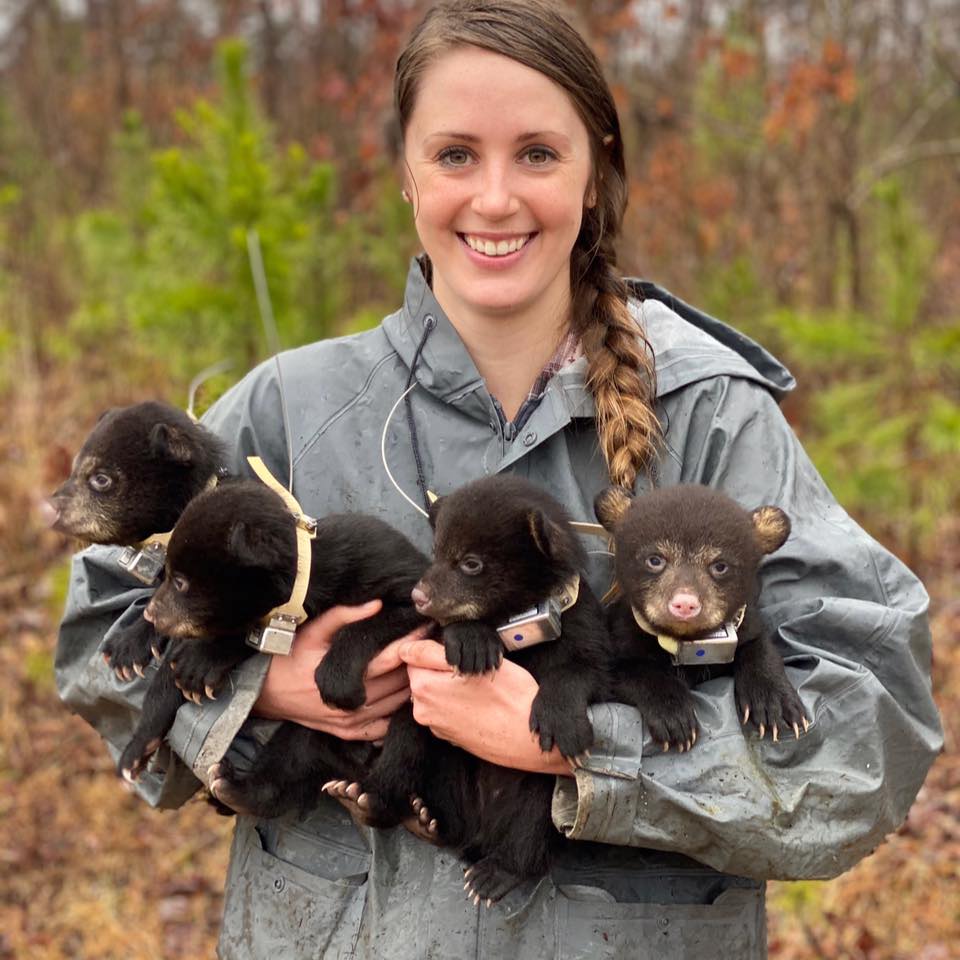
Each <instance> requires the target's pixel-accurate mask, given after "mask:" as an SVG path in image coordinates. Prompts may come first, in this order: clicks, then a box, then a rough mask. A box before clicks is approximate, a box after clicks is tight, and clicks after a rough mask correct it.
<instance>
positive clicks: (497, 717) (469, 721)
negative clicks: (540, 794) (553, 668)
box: [399, 640, 571, 775]
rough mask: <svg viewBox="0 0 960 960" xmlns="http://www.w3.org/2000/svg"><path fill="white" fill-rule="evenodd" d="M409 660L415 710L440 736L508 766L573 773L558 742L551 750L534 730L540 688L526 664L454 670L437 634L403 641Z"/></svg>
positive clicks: (403, 651) (403, 656)
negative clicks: (546, 750) (533, 713)
mask: <svg viewBox="0 0 960 960" xmlns="http://www.w3.org/2000/svg"><path fill="white" fill-rule="evenodd" d="M399 655H400V659H401V660H403V662H404V663H406V665H407V672H408V674H409V677H410V693H411V695H412V697H413V715H414V717H415V718H416V720H417V722H418V723H421V724H423V725H424V726H427V727H429V728H430V729H431V730H432V731H433V733H434V734H436V736H438V737H441V738H442V739H444V740H449V741H450V742H451V743H455V744H456V745H457V746H458V747H462V748H463V749H464V750H467V751H468V752H469V753H472V754H475V755H476V756H478V757H482V758H483V759H484V760H489V761H491V762H492V763H496V764H499V765H500V766H504V767H513V768H514V769H516V770H529V771H532V772H534V773H559V774H568V775H569V774H570V773H571V770H570V764H569V763H567V761H566V760H564V758H563V757H562V756H561V754H560V751H559V750H557V749H556V748H554V749H553V750H551V751H550V752H549V753H544V752H543V751H542V750H541V749H540V743H539V741H538V740H537V737H536V735H535V734H534V733H531V731H530V707H531V705H532V703H533V698H534V697H535V696H536V695H537V690H538V689H539V687H538V685H537V681H536V680H534V679H533V677H532V676H531V675H530V674H529V673H527V671H526V670H524V669H523V667H519V666H517V664H515V663H512V662H511V661H509V660H504V661H503V663H501V665H500V666H499V668H498V669H497V670H495V671H493V672H492V673H485V674H482V675H479V676H466V675H463V674H461V675H459V676H454V673H453V668H452V667H451V666H450V664H448V663H447V658H446V656H445V654H444V652H443V646H442V645H441V644H439V643H436V642H435V641H433V640H416V641H406V642H404V643H402V644H400V647H399Z"/></svg>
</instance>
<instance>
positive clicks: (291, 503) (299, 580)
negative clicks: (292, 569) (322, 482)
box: [247, 457, 317, 624]
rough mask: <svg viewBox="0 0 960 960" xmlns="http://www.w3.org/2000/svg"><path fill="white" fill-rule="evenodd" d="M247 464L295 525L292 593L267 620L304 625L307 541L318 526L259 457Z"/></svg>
mask: <svg viewBox="0 0 960 960" xmlns="http://www.w3.org/2000/svg"><path fill="white" fill-rule="evenodd" d="M247 463H248V464H250V469H251V470H253V472H254V473H255V474H256V475H257V477H258V478H259V479H260V480H261V481H262V482H263V483H265V484H266V485H267V486H268V487H269V488H270V489H271V490H273V492H274V493H276V494H277V495H278V496H279V497H281V498H282V499H283V502H284V503H285V504H286V506H287V509H288V510H289V511H290V512H291V513H292V514H293V516H294V519H295V520H296V524H297V526H296V531H297V576H296V579H295V580H294V582H293V590H292V591H291V593H290V599H289V600H288V601H287V602H286V603H284V604H282V605H281V606H279V607H277V608H276V609H274V610H273V611H271V613H270V614H269V616H276V615H277V614H280V615H283V616H287V617H292V618H293V619H294V620H296V621H297V623H298V624H300V623H303V621H304V620H306V619H307V612H306V610H304V609H303V601H304V600H305V599H306V596H307V585H308V584H309V582H310V561H311V552H310V541H311V540H313V539H314V538H315V537H316V535H317V522H316V520H314V519H313V518H312V517H308V516H307V515H306V514H305V513H304V512H303V509H302V508H301V507H300V504H299V503H298V502H297V498H296V497H295V496H294V495H293V494H292V493H291V492H290V491H289V490H288V489H287V488H286V487H284V486H282V485H281V484H280V483H279V481H278V480H277V479H276V477H274V475H273V474H272V473H271V472H270V471H269V470H268V469H267V465H266V464H265V463H264V462H263V460H261V459H260V457H247Z"/></svg>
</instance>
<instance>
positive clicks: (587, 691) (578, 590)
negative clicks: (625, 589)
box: [413, 475, 610, 905]
mask: <svg viewBox="0 0 960 960" xmlns="http://www.w3.org/2000/svg"><path fill="white" fill-rule="evenodd" d="M430 522H431V524H432V526H433V528H434V561H433V563H432V565H431V566H430V568H429V569H428V570H427V571H426V573H424V575H423V577H422V578H421V579H420V582H419V583H418V584H417V587H416V589H415V590H414V592H413V600H414V603H415V604H416V607H417V610H419V611H420V613H421V614H423V615H424V616H428V617H430V618H431V619H433V620H435V621H437V622H438V623H439V624H440V627H441V633H442V640H443V645H444V649H445V653H446V658H447V662H448V663H449V664H450V665H451V666H453V667H455V668H456V669H457V670H459V671H460V672H461V673H464V674H479V673H484V672H486V671H490V670H495V669H497V668H498V666H499V665H500V664H501V662H502V660H503V657H504V656H506V657H508V658H509V659H510V660H512V661H514V662H516V663H518V664H519V665H520V666H522V667H524V668H525V669H526V670H528V671H529V672H530V673H531V674H532V675H533V676H534V678H535V679H536V680H537V682H538V684H539V685H540V689H539V691H538V693H537V695H536V697H535V699H534V701H533V705H532V709H531V712H530V721H529V722H530V730H531V732H533V733H535V734H536V735H537V737H538V738H539V743H540V747H541V748H542V749H543V750H544V751H549V750H551V749H552V748H553V747H554V745H556V746H557V747H558V748H559V750H560V752H561V753H562V754H563V755H564V756H565V757H567V758H569V759H571V760H573V759H575V758H577V757H579V756H581V755H582V754H584V753H585V752H586V751H587V750H588V749H589V748H590V746H591V744H592V740H593V730H592V727H591V725H590V722H589V719H588V716H587V707H588V705H590V704H591V703H596V702H599V701H601V700H604V699H606V694H607V689H608V686H609V675H608V662H609V652H610V651H609V641H608V639H607V631H606V624H605V618H604V613H603V609H602V607H601V606H600V602H599V601H598V600H597V598H596V596H595V595H594V594H593V592H592V591H591V589H590V586H589V584H588V583H587V581H586V579H585V578H584V577H583V576H582V573H583V571H584V569H585V568H586V554H585V552H584V550H583V547H582V546H581V545H580V543H579V541H578V540H577V536H576V534H575V533H574V531H573V529H572V528H571V526H570V523H569V517H568V515H567V513H566V512H565V510H564V509H563V508H562V507H561V506H560V504H558V503H557V502H556V501H555V500H554V498H553V497H551V496H550V495H549V494H547V493H546V492H545V491H543V490H541V489H540V488H538V487H537V486H535V485H534V484H532V483H530V482H529V481H527V480H525V479H523V478H521V477H513V476H505V475H499V476H493V477H487V478H484V479H481V480H477V481H474V482H472V483H469V484H467V485H465V486H464V487H461V488H460V489H458V490H456V491H454V492H453V493H451V494H450V495H449V496H445V497H441V498H440V499H438V500H437V501H436V502H435V503H434V504H433V505H432V508H431V510H430ZM551 596H553V597H555V598H556V597H559V598H561V599H559V600H557V601H555V602H556V603H557V604H558V608H559V611H560V624H559V626H560V632H559V636H558V637H556V638H555V639H549V640H546V641H545V642H540V643H535V642H533V641H532V640H530V639H528V638H526V637H523V636H522V635H519V634H518V635H517V637H516V638H511V637H509V636H508V637H507V640H506V642H507V643H509V647H508V648H507V649H506V650H505V640H504V638H503V637H502V636H501V632H500V631H499V630H498V627H499V626H501V625H502V624H503V623H504V621H506V620H508V618H511V617H516V616H517V615H519V614H522V613H524V612H525V611H528V610H530V609H531V608H533V607H536V606H537V605H538V604H539V603H541V602H542V601H545V600H546V599H547V598H549V597H551ZM574 597H575V599H573V598H574ZM571 601H572V602H571ZM510 633H512V631H510ZM513 639H515V642H511V640H513ZM435 749H436V750H438V751H439V752H440V756H439V757H434V758H432V759H433V761H434V762H431V763H428V764H426V777H425V782H424V783H423V788H422V794H421V796H422V797H423V800H424V802H425V803H426V804H427V805H428V806H429V807H430V812H431V814H432V815H433V816H435V817H436V819H437V823H438V837H439V840H440V842H441V843H445V844H449V845H452V846H454V847H456V848H458V850H459V851H460V853H461V854H462V856H463V857H464V858H465V859H466V860H467V861H468V862H470V863H471V864H472V865H471V866H470V868H469V869H468V870H467V872H466V880H467V884H466V889H467V891H468V894H469V895H470V896H471V897H472V898H473V899H474V900H475V901H476V902H480V901H485V902H487V904H488V905H489V904H491V903H493V902H495V901H496V900H498V899H500V898H501V897H502V896H504V895H505V894H506V893H507V892H508V891H509V890H510V889H512V888H513V887H514V886H515V885H516V884H517V883H519V882H520V881H521V880H523V879H525V878H531V877H537V876H541V875H542V874H543V873H545V872H546V870H547V868H548V866H549V861H550V855H551V853H552V851H553V850H555V848H556V846H557V844H559V843H560V842H561V840H562V837H561V835H560V834H559V833H558V832H557V830H556V829H555V828H554V826H553V823H552V821H551V815H550V806H551V798H552V794H553V786H554V777H552V776H547V775H544V774H536V773H524V772H522V771H518V770H510V769H506V768H504V767H499V766H496V765H494V764H492V763H487V762H485V761H483V760H480V759H478V758H476V757H473V756H471V755H469V754H467V753H465V752H464V751H460V750H456V749H455V748H453V747H451V746H450V745H449V744H443V743H440V744H438V745H436V746H435Z"/></svg>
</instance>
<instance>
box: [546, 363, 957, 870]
mask: <svg viewBox="0 0 960 960" xmlns="http://www.w3.org/2000/svg"><path fill="white" fill-rule="evenodd" d="M668 412H669V422H670V431H669V433H668V435H667V443H668V445H669V448H670V457H671V462H670V463H668V464H666V465H665V466H664V470H663V474H664V479H663V482H664V483H676V482H693V483H707V484H709V485H711V486H716V487H718V488H720V489H722V490H724V491H725V492H726V493H728V494H730V495H731V496H732V497H734V498H735V499H736V500H738V501H739V502H740V503H742V504H743V505H744V506H747V507H751V508H752V507H756V506H760V505H762V504H775V505H777V506H780V507H782V508H783V510H784V511H785V512H786V513H787V514H788V515H789V517H790V519H791V522H792V524H793V532H792V534H791V536H790V539H789V540H788V541H787V543H786V545H785V546H784V547H783V548H781V549H780V550H779V551H778V552H777V553H776V554H774V555H773V556H772V557H771V558H770V559H769V560H768V561H767V562H766V563H765V565H764V567H763V570H762V574H761V577H762V592H761V597H760V604H761V611H762V614H763V616H764V618H765V619H766V621H767V622H768V623H769V624H770V627H771V630H772V631H773V635H774V641H775V644H776V646H777V649H778V650H779V651H780V652H781V653H782V654H783V655H784V657H785V659H786V664H787V673H788V675H789V677H790V679H791V681H792V682H793V684H794V685H795V686H796V687H797V689H798V690H799V692H800V695H801V697H802V699H803V702H804V705H805V707H806V710H807V715H808V716H809V718H810V719H811V720H812V725H811V728H810V731H809V733H806V734H803V735H801V737H800V739H799V740H795V739H794V738H793V736H792V735H790V736H789V737H785V738H784V739H782V740H781V741H780V742H778V743H773V742H771V740H770V738H769V737H767V738H766V739H765V740H760V739H758V738H757V736H756V735H755V734H753V733H752V732H750V731H749V730H746V731H745V730H744V729H743V728H742V727H741V724H740V720H739V718H738V717H737V715H736V709H735V706H734V697H733V681H732V679H731V678H728V677H717V678H715V679H713V680H710V681H709V682H707V683H704V684H702V685H701V686H699V687H698V688H697V689H696V690H695V692H694V697H695V699H696V712H697V719H698V722H699V725H700V733H699V737H698V740H697V744H696V746H695V747H694V748H693V749H692V750H690V751H689V752H685V753H683V754H677V753H675V752H673V751H671V752H670V753H666V754H664V753H662V752H661V750H660V748H659V746H658V745H655V744H653V743H651V742H650V739H649V736H644V732H643V730H642V723H641V721H640V717H639V714H638V713H637V711H636V710H633V709H631V708H629V707H626V706H623V705H620V704H600V705H597V706H594V707H593V708H591V712H592V715H593V723H594V730H595V734H596V745H595V747H594V750H593V752H592V755H591V757H590V758H589V760H588V761H587V763H586V769H581V770H578V771H577V773H576V780H575V782H574V781H570V780H561V781H558V787H557V794H556V795H555V800H554V819H555V822H556V823H557V825H558V826H559V827H561V828H562V829H563V830H564V832H565V833H566V834H567V835H568V836H570V837H575V838H583V839H589V840H600V841H604V842H607V843H618V844H631V845H637V846H645V847H653V848H657V849H664V850H675V851H679V852H682V853H685V854H687V855H689V856H692V857H694V858H696V859H698V860H700V861H702V862H704V863H707V864H709V865H710V866H712V867H714V868H716V869H718V870H722V871H725V872H729V873H735V874H740V875H742V876H748V877H755V878H772V877H785V878H801V877H806V878H826V877H831V876H835V875H837V874H839V873H841V872H842V871H844V870H846V869H848V868H849V867H851V866H852V865H853V864H854V863H856V862H857V860H859V859H860V858H862V857H863V856H865V855H866V854H868V853H870V852H871V851H872V850H873V849H874V848H875V847H876V846H877V844H878V843H880V841H881V840H882V839H883V838H884V837H885V836H886V835H887V834H888V833H890V832H891V831H892V830H894V829H896V827H897V826H898V825H899V824H900V823H901V821H902V820H903V818H904V816H905V815H906V812H907V810H908V809H909V806H910V804H911V803H912V801H913V799H914V797H915V796H916V793H917V791H918V790H919V788H920V785H921V784H922V782H923V779H924V776H925V775H926V772H927V769H928V768H929V766H930V764H931V763H932V761H933V759H934V757H935V756H936V755H937V753H938V751H939V750H940V747H941V744H942V734H941V730H940V724H939V719H938V717H937V712H936V709H935V707H934V704H933V700H932V697H931V692H930V675H929V668H930V634H929V629H928V626H927V617H926V614H927V595H926V592H925V591H924V589H923V587H922V586H921V584H920V583H919V582H918V581H917V579H916V578H915V577H914V576H913V575H912V574H911V573H910V571H909V570H907V569H906V567H904V566H903V564H901V563H900V562H899V561H898V560H896V558H894V557H893V556H891V555H890V554H889V553H888V552H887V551H886V550H884V549H883V548H882V547H881V546H880V545H879V544H877V543H876V542H875V541H874V540H872V539H871V538H870V537H869V536H868V535H867V534H866V533H864V531H863V530H861V529H860V528H859V527H858V526H857V525H856V524H855V523H854V522H853V521H852V520H851V519H850V518H849V517H848V516H847V515H846V513H845V512H844V511H843V510H842V509H841V508H840V507H839V506H838V505H837V503H836V502H835V500H834V499H833V497H832V496H831V494H830V493H829V491H828V490H827V489H826V487H825V485H824V483H823V481H822V480H821V478H820V477H819V475H818V474H817V472H816V470H815V469H814V468H813V466H812V464H811V463H810V461H809V460H808V458H807V456H806V454H805V453H804V452H803V450H802V448H801V447H800V445H799V443H798V442H797V440H796V437H795V436H794V435H793V432H792V431H791V430H790V428H789V426H788V425H787V424H786V422H785V421H784V419H783V416H782V414H781V412H780V410H779V408H778V407H777V406H776V404H775V403H774V401H773V400H772V398H771V397H770V396H769V395H768V394H767V392H766V391H765V390H764V389H762V388H760V387H757V386H755V385H753V384H750V383H748V382H746V381H742V380H737V379H729V378H717V379H716V380H714V381H711V382H709V383H705V384H698V385H695V386H694V388H693V389H692V390H690V391H687V392H685V395H684V394H681V395H679V396H677V397H674V398H668ZM671 472H672V474H673V475H671Z"/></svg>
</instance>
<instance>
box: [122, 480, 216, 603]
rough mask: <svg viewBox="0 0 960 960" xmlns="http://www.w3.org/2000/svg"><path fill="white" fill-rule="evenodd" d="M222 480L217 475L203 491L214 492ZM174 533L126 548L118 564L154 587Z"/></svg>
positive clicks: (142, 581)
mask: <svg viewBox="0 0 960 960" xmlns="http://www.w3.org/2000/svg"><path fill="white" fill-rule="evenodd" d="M219 480H220V474H219V473H215V474H214V475H213V476H212V477H211V478H210V479H209V480H208V481H207V483H206V486H205V487H204V488H203V490H202V491H201V492H202V493H206V492H207V491H208V490H212V489H213V488H214V487H215V486H216V485H217V483H218V482H219ZM172 534H173V531H172V530H168V531H167V532H166V533H154V534H152V535H151V536H149V537H147V539H146V540H143V541H141V542H140V543H135V544H132V545H131V546H128V547H124V548H123V551H122V552H121V554H120V556H119V557H117V563H119V564H120V566H121V567H123V569H124V570H126V571H127V572H128V573H129V574H131V575H132V576H133V577H135V578H136V579H137V580H139V581H140V582H141V583H146V584H148V585H152V584H154V583H156V581H157V578H158V577H159V576H160V574H161V573H162V572H163V565H164V563H165V562H166V559H167V545H168V544H169V543H170V537H171V536H172Z"/></svg>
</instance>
